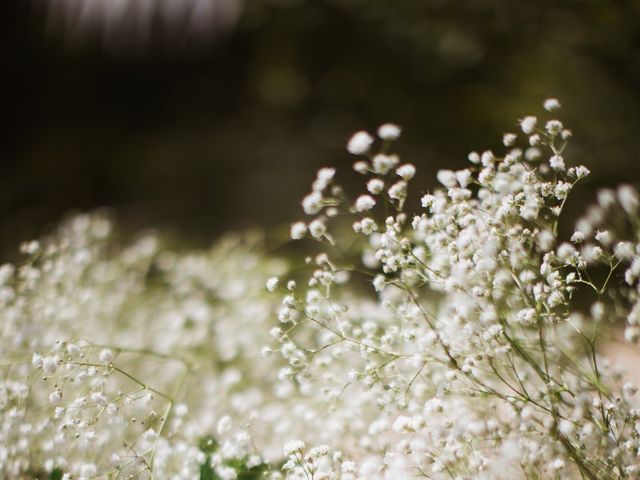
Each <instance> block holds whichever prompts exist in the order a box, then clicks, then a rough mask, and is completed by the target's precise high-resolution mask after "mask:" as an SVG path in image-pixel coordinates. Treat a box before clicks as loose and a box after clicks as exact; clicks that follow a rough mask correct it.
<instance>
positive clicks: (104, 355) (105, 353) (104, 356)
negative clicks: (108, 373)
mask: <svg viewBox="0 0 640 480" xmlns="http://www.w3.org/2000/svg"><path fill="white" fill-rule="evenodd" d="M100 361H101V362H102V363H111V362H112V361H113V352H112V351H111V350H109V349H108V348H105V349H104V350H102V351H101V352H100Z"/></svg>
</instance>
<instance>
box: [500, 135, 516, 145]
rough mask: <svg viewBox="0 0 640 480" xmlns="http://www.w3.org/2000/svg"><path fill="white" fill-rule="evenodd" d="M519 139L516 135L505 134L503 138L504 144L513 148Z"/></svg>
mask: <svg viewBox="0 0 640 480" xmlns="http://www.w3.org/2000/svg"><path fill="white" fill-rule="evenodd" d="M517 138H518V137H517V136H516V134H515V133H505V134H504V135H503V136H502V143H503V144H504V146H505V147H511V146H513V144H515V143H516V139H517Z"/></svg>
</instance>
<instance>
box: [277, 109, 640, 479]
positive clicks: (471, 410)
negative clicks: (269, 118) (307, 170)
mask: <svg viewBox="0 0 640 480" xmlns="http://www.w3.org/2000/svg"><path fill="white" fill-rule="evenodd" d="M544 108H545V109H546V110H547V111H549V112H554V111H556V110H558V109H559V108H560V103H559V102H558V101H557V100H556V99H548V100H547V101H545V102H544ZM518 126H519V129H520V130H521V135H523V138H520V139H519V136H518V135H517V134H516V133H507V134H505V135H504V137H503V143H504V145H505V147H506V151H505V152H504V153H502V154H497V153H494V152H492V151H488V150H487V151H484V152H472V153H471V154H469V162H470V166H469V167H468V168H465V169H461V170H457V171H453V170H441V171H440V172H438V175H437V178H438V181H439V182H440V184H441V185H442V188H439V189H436V190H435V191H433V192H430V193H426V194H424V195H423V196H422V199H421V207H422V210H420V209H417V211H415V212H409V211H407V209H406V208H405V207H406V205H405V204H406V200H407V196H408V188H409V182H410V181H411V179H412V178H413V177H414V174H415V168H414V167H413V165H411V164H402V163H401V162H400V160H399V158H398V157H397V156H396V155H393V154H390V153H389V143H390V142H391V141H392V140H395V139H396V138H397V137H398V136H399V134H400V129H399V128H398V127H395V126H391V125H384V126H382V127H380V129H379V131H378V137H379V139H378V142H379V143H380V145H379V147H378V148H375V149H374V147H375V145H376V139H374V137H373V136H371V135H370V134H369V133H367V132H358V133H356V134H355V135H354V136H353V137H352V139H351V140H350V141H349V144H348V150H349V152H350V153H352V154H354V155H357V156H360V157H361V159H359V160H358V161H356V162H355V164H354V170H355V171H356V172H358V173H360V174H362V175H364V176H366V180H365V185H366V193H363V194H362V195H360V196H359V197H357V198H356V199H355V200H351V201H350V200H348V199H347V197H346V196H345V194H344V192H343V189H342V188H340V187H339V186H338V185H336V184H335V183H334V173H335V172H334V171H333V170H330V175H327V174H326V172H327V171H328V170H326V169H325V170H322V171H321V174H319V176H318V180H317V181H316V183H315V184H314V189H313V193H311V194H310V196H308V197H307V198H306V199H305V201H304V202H303V207H304V211H305V213H306V214H308V215H311V216H313V218H312V219H311V220H310V221H308V222H307V223H303V222H298V223H296V224H295V225H294V227H293V228H292V237H293V238H294V239H300V238H304V237H305V236H306V235H307V231H309V232H310V234H309V236H311V237H312V238H313V239H315V240H318V241H320V242H322V243H324V244H325V246H326V248H325V249H323V250H324V251H323V252H322V253H320V254H318V255H317V256H316V257H315V258H309V259H308V263H309V264H311V265H312V267H313V269H312V273H311V274H310V276H309V278H308V280H307V282H306V287H305V289H304V290H303V289H297V290H293V289H289V291H288V292H287V293H286V296H285V297H284V299H283V302H282V308H281V310H280V313H279V320H280V322H282V324H283V326H282V327H281V328H280V329H279V338H278V339H279V341H280V345H281V347H280V351H281V352H282V355H283V357H284V358H285V359H286V360H287V361H288V362H289V367H286V368H285V369H284V370H286V375H289V376H294V377H295V378H296V379H297V380H298V383H299V384H300V385H303V386H304V387H305V388H306V389H314V390H315V391H316V392H324V393H325V394H326V395H327V404H328V405H331V408H333V409H334V410H333V411H331V414H330V415H331V416H335V415H337V413H336V410H335V408H336V407H335V399H338V398H344V397H345V396H348V397H349V402H351V403H355V404H357V405H361V407H360V408H358V410H357V412H355V413H354V414H353V415H350V417H349V422H350V423H349V425H348V426H345V428H344V430H343V431H342V432H341V435H340V440H339V441H337V442H336V441H334V442H333V443H331V442H328V444H329V446H330V447H332V448H334V447H335V448H338V449H339V450H340V452H341V453H340V455H339V456H340V458H342V455H348V456H349V457H350V458H352V459H353V462H350V463H349V464H348V466H347V467H346V468H345V464H344V462H343V463H340V464H339V465H338V464H336V463H335V462H333V463H332V462H331V461H329V460H326V459H327V458H330V456H328V454H327V455H325V456H323V458H324V459H325V460H324V461H322V462H321V461H319V460H318V459H317V457H318V455H317V454H315V453H314V452H316V450H313V449H312V450H310V451H308V452H306V451H305V450H304V448H303V446H302V444H301V443H300V444H294V445H297V447H296V448H291V449H289V450H290V451H288V452H285V453H287V455H288V456H289V462H288V465H289V466H290V468H289V469H288V472H290V473H289V477H290V478H301V479H302V478H307V479H308V478H362V479H365V478H389V479H391V478H411V477H414V476H423V477H425V478H434V479H439V478H443V479H444V478H456V479H477V478H487V479H489V478H491V479H496V478H505V479H506V478H509V479H512V478H588V479H592V480H596V479H598V480H600V479H618V478H635V477H636V476H637V475H638V473H639V472H640V459H639V458H638V448H639V447H640V433H639V431H640V410H639V409H638V408H636V405H637V402H636V401H634V394H635V390H636V389H635V387H634V386H633V385H632V384H631V383H624V381H623V378H624V377H623V374H622V372H621V371H620V370H619V369H616V368H615V367H614V366H613V365H612V364H611V362H609V361H607V359H606V358H603V357H602V348H601V347H602V345H601V344H602V340H603V339H604V338H606V336H607V335H608V334H609V333H610V332H612V331H614V330H615V325H616V324H615V319H616V318H619V317H623V318H624V320H625V321H626V323H627V327H626V330H625V336H626V338H627V340H630V341H633V342H635V341H636V340H637V339H638V337H640V290H639V288H640V287H638V278H639V276H640V230H639V229H638V203H639V202H638V195H637V193H636V192H635V190H633V188H631V187H629V186H623V187H620V188H619V189H618V191H617V192H614V191H610V190H603V191H602V192H600V194H599V195H598V197H599V205H598V206H595V207H593V208H591V209H590V210H589V211H588V212H587V215H586V217H585V218H584V219H582V220H580V221H578V222H577V229H576V232H575V233H574V234H573V235H572V236H571V238H570V239H569V240H567V241H563V239H562V238H561V237H560V236H559V234H558V231H559V228H558V226H559V221H560V219H561V218H562V212H563V208H564V205H565V202H566V200H567V198H568V196H569V194H570V192H571V191H572V190H573V188H574V187H575V185H576V184H577V183H578V182H579V181H580V180H581V179H582V178H584V177H586V176H587V175H588V174H589V171H588V169H587V168H586V167H584V166H568V164H567V162H566V161H565V158H564V152H565V149H566V146H567V142H568V140H569V139H570V137H571V131H570V130H568V129H566V128H565V127H564V126H563V124H562V122H561V121H559V120H557V119H548V120H546V121H542V120H540V119H538V118H537V117H536V116H526V117H524V118H523V119H521V120H520V121H519V124H518ZM389 132H393V134H392V135H389ZM323 172H325V173H323ZM321 179H322V181H321ZM318 184H320V185H321V187H320V188H318V186H317V185H318ZM327 192H329V193H327ZM309 198H313V199H314V201H313V202H312V203H313V208H308V206H309V203H310V202H309ZM338 214H344V215H351V216H353V218H354V221H353V225H352V227H353V232H354V235H355V239H353V240H346V241H338V240H336V239H341V238H342V236H341V235H340V234H339V233H338V232H340V231H341V230H340V223H339V222H333V223H331V221H332V220H333V218H334V217H338ZM340 217H342V215H340ZM607 223H608V224H612V228H607V229H605V226H604V224H607ZM318 224H319V225H322V228H321V235H318V234H315V233H317V231H316V232H315V233H314V231H312V230H311V225H318ZM613 226H615V227H613ZM614 230H615V232H614ZM354 251H358V252H360V255H361V258H359V259H355V260H354V258H353V255H352V253H353V252H354ZM623 268H624V269H625V270H623ZM619 271H620V272H624V277H625V282H619V281H618V279H617V272H619ZM299 283H300V282H299ZM366 284H370V285H371V286H372V289H371V290H370V292H371V293H372V294H369V295H366V294H363V293H361V292H362V291H361V289H362V286H363V285H366ZM589 304H591V305H592V306H591V308H584V307H585V305H587V306H588V305H589ZM607 332H609V333H607ZM309 384H311V385H315V387H310V386H308V385H309ZM372 406H373V408H372ZM338 408H339V407H338ZM325 450H326V449H325V448H324V447H323V449H322V451H323V452H324V451H325ZM305 452H306V453H305ZM354 462H355V463H354ZM323 468H324V470H322V469H323ZM317 471H321V472H323V473H321V474H317V473H316V472H317Z"/></svg>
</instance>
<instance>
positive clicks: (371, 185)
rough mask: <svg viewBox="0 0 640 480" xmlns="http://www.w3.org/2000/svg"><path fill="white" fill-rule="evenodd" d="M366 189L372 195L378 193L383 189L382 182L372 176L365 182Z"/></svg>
mask: <svg viewBox="0 0 640 480" xmlns="http://www.w3.org/2000/svg"><path fill="white" fill-rule="evenodd" d="M367 190H368V191H369V193H371V194H373V195H378V194H380V193H382V192H383V191H384V182H383V181H382V180H380V179H379V178H372V179H371V180H369V181H368V182H367Z"/></svg>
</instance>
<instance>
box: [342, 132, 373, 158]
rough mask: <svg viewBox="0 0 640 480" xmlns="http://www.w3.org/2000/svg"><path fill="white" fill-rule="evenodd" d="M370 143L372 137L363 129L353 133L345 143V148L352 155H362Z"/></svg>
mask: <svg viewBox="0 0 640 480" xmlns="http://www.w3.org/2000/svg"><path fill="white" fill-rule="evenodd" d="M371 144H373V137H372V136H371V135H369V134H368V133H367V132H365V131H360V132H356V133H355V134H353V136H352V137H351V139H350V140H349V143H347V150H348V151H349V153H351V154H353V155H362V154H363V153H367V152H368V151H369V148H370V147H371Z"/></svg>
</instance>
